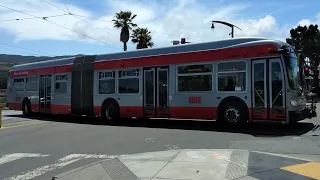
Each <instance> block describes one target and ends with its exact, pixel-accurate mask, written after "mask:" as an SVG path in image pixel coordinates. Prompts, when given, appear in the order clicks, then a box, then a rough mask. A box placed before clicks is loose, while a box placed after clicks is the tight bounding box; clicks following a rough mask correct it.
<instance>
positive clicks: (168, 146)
mask: <svg viewBox="0 0 320 180" xmlns="http://www.w3.org/2000/svg"><path fill="white" fill-rule="evenodd" d="M163 146H164V147H166V148H168V149H169V150H178V149H180V148H179V147H178V146H177V145H170V144H166V145H163ZM171 146H172V148H171Z"/></svg>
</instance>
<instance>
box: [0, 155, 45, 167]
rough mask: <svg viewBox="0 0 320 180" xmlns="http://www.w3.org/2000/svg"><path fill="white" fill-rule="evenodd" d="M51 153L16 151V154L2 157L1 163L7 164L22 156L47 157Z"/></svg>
mask: <svg viewBox="0 0 320 180" xmlns="http://www.w3.org/2000/svg"><path fill="white" fill-rule="evenodd" d="M46 156H49V155H43V154H32V153H14V154H7V155H4V156H2V157H1V158H0V165H1V164H5V163H8V162H11V161H15V160H18V159H22V158H26V157H28V158H34V157H46Z"/></svg>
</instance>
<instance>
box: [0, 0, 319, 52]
mask: <svg viewBox="0 0 320 180" xmlns="http://www.w3.org/2000/svg"><path fill="white" fill-rule="evenodd" d="M46 1H48V2H49V3H51V4H53V5H55V6H57V7H59V8H61V9H65V7H64V5H63V4H62V1H58V0H46ZM18 2H19V3H18ZM103 3H104V4H105V7H101V9H100V11H102V12H106V11H107V13H104V14H102V16H101V17H99V19H100V20H93V19H87V18H83V17H80V18H81V19H83V20H85V21H86V22H84V21H82V20H80V19H78V18H75V17H73V16H70V15H69V16H61V17H55V18H49V20H50V21H53V22H55V23H58V24H60V25H62V26H65V27H67V28H70V29H72V30H74V31H77V32H79V33H81V34H85V35H87V36H90V37H93V38H95V39H98V40H99V41H104V42H107V43H109V44H112V45H113V46H116V47H119V48H121V47H122V44H121V43H120V42H119V30H117V29H115V28H113V25H112V23H111V20H112V18H113V16H114V13H115V12H118V11H120V10H130V11H132V12H134V13H135V14H137V15H138V16H137V18H136V19H135V20H136V21H135V22H136V23H138V24H139V26H140V27H147V28H149V29H150V30H151V31H152V35H153V41H154V42H155V45H156V46H157V47H159V46H168V45H170V44H171V43H170V41H172V40H179V39H180V38H181V37H185V38H187V41H191V42H202V41H211V40H218V39H225V38H229V37H230V36H229V33H230V32H231V29H230V28H228V27H225V26H223V25H219V24H216V25H215V27H216V28H215V29H214V30H211V28H210V27H211V22H210V21H211V20H223V21H228V22H231V23H233V24H235V25H237V26H239V27H240V28H241V29H242V31H239V30H237V29H235V37H240V36H263V37H270V38H277V39H284V38H285V37H286V36H287V35H288V32H289V28H288V27H286V26H282V27H280V25H279V24H278V23H277V20H276V19H275V17H273V16H271V15H266V16H264V17H260V18H253V19H246V18H243V17H242V15H243V14H245V11H246V9H247V8H249V7H250V6H249V5H247V4H234V5H221V4H218V3H217V4H215V5H213V6H210V7H206V6H205V4H201V3H199V2H197V0H176V1H167V3H160V2H159V1H156V0H143V1H139V2H138V1H137V0H121V1H120V0H103ZM1 5H5V6H8V7H11V8H14V9H18V10H21V11H24V12H27V13H30V14H33V15H36V16H41V17H42V16H50V15H57V14H64V13H65V12H63V11H61V10H59V9H57V8H54V7H52V6H50V5H48V4H46V3H44V2H43V1H40V0H1ZM78 5H79V4H78ZM67 6H68V9H69V10H70V11H71V12H72V13H74V14H79V15H83V16H88V17H96V16H95V15H94V14H96V13H94V12H95V11H97V10H96V9H95V10H92V11H89V10H87V9H82V8H80V6H77V5H76V4H74V5H72V4H67ZM212 7H213V8H212ZM65 10H66V9H65ZM99 13H100V14H101V12H99ZM18 17H28V16H27V15H24V14H21V13H18V12H14V11H8V10H6V9H3V8H0V20H1V19H13V18H18ZM105 21H106V22H105ZM319 21H320V14H319V15H318V16H317V19H316V22H319ZM87 22H89V23H90V24H89V23H87ZM312 22H313V21H311V20H302V21H300V22H299V23H301V24H308V23H309V24H310V23H312ZM93 26H94V27H93ZM95 27H99V28H100V29H99V28H95ZM0 28H2V29H5V30H7V31H8V32H10V33H11V34H13V35H14V36H15V37H16V40H18V41H24V40H29V41H30V40H64V41H66V40H78V41H86V42H90V43H99V42H97V41H95V40H93V39H90V38H88V37H86V36H83V35H79V34H77V33H74V32H72V31H70V30H67V29H64V28H61V27H59V26H57V25H54V24H50V23H49V22H46V21H44V20H41V19H36V20H24V21H13V22H2V23H0ZM131 49H133V46H132V45H131Z"/></svg>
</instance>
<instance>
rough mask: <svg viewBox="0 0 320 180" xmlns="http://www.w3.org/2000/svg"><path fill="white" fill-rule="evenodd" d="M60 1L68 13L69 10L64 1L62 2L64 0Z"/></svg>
mask: <svg viewBox="0 0 320 180" xmlns="http://www.w3.org/2000/svg"><path fill="white" fill-rule="evenodd" d="M61 1H62V3H63V4H64V7H66V9H67V11H68V12H69V13H71V12H70V11H69V9H68V7H67V5H66V3H65V2H64V0H61Z"/></svg>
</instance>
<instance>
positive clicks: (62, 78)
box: [55, 74, 68, 94]
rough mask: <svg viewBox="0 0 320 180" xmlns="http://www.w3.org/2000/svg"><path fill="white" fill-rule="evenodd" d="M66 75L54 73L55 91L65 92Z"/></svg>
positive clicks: (57, 92) (66, 87)
mask: <svg viewBox="0 0 320 180" xmlns="http://www.w3.org/2000/svg"><path fill="white" fill-rule="evenodd" d="M67 79H68V76H67V75H66V74H63V75H56V82H55V93H56V94H66V93H67V91H68V81H67Z"/></svg>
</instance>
